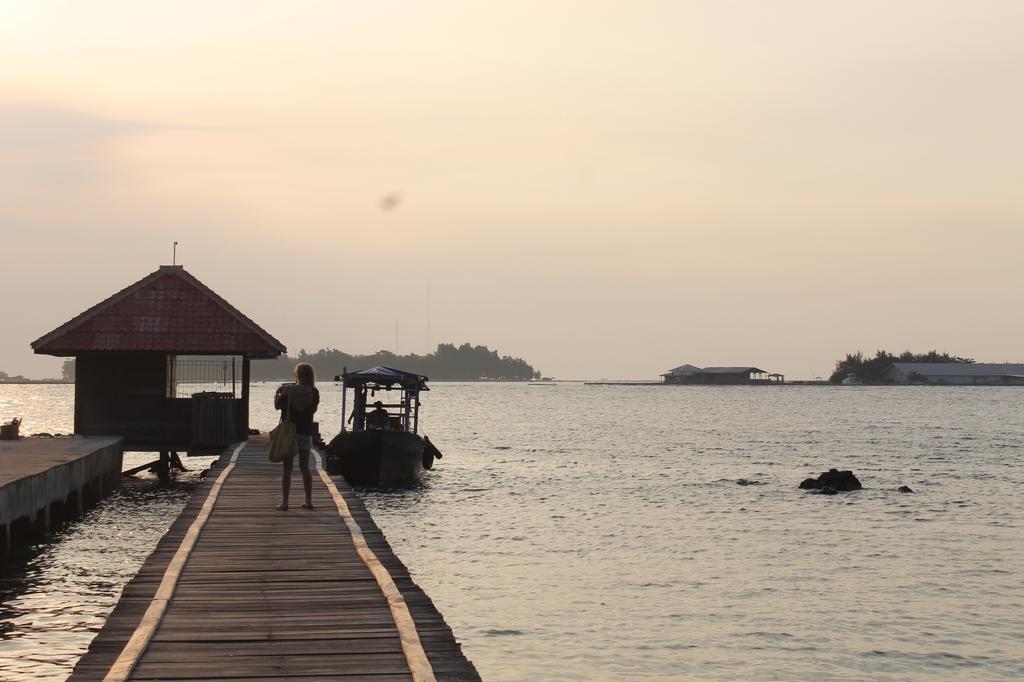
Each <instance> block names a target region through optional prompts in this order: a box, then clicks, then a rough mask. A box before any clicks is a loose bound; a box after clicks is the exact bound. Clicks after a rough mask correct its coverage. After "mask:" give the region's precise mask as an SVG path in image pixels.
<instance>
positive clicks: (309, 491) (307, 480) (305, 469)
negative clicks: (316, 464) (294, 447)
mask: <svg viewBox="0 0 1024 682" xmlns="http://www.w3.org/2000/svg"><path fill="white" fill-rule="evenodd" d="M310 457H311V455H310V451H309V450H299V471H300V472H301V473H302V489H303V490H304V491H305V493H306V503H305V504H304V505H302V506H303V507H305V508H306V509H312V508H313V474H312V472H311V471H310V469H309V460H310Z"/></svg>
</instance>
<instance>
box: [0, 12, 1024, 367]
mask: <svg viewBox="0 0 1024 682" xmlns="http://www.w3.org/2000/svg"><path fill="white" fill-rule="evenodd" d="M1022 31H1024V3H1022V2H1019V1H1018V0H1013V1H1007V2H995V1H984V0H973V1H971V2H959V1H948V0H943V1H942V2H936V1H935V0H927V1H925V0H922V1H910V0H906V1H901V0H886V1H884V2H872V1H862V2H838V1H836V2H830V1H827V0H813V1H812V0H806V1H800V0H789V1H786V0H780V1H776V2H764V1H763V0H751V1H749V2H737V1H733V2H730V1H728V0H714V1H711V0H708V1H706V2H686V1H684V0H674V1H664V2H657V1H653V0H633V1H631V2H603V1H601V0H547V1H545V2H538V1H534V0H517V1H516V2H505V1H504V0H500V1H499V0H488V1H487V2H480V1H479V0H458V1H456V0H452V1H449V2H427V1H423V2H411V1H405V2H397V1H391V0H383V1H382V0H375V1H374V2H296V1H290V2H253V1H251V0H250V1H245V2H243V1H239V2H223V1H222V2H218V1H213V0H203V1H202V2H175V3H166V2H142V1H139V0H135V1H132V2H104V1H101V0H92V1H90V2H70V1H69V2H44V1H42V0H24V1H22V2H17V1H15V0H0V290H2V292H3V294H4V296H3V298H4V304H3V314H2V315H0V320H2V321H0V325H2V327H0V328H2V330H3V331H2V335H0V369H2V370H4V371H6V372H8V373H10V374H18V373H24V374H28V375H32V376H45V375H51V376H52V375H57V374H58V373H59V365H60V361H59V360H57V359H54V358H49V357H46V356H42V357H37V356H33V355H32V354H31V351H30V349H29V346H28V344H29V342H31V341H32V340H34V339H35V338H37V337H38V336H40V335H42V334H44V333H46V332H48V331H50V330H51V329H53V328H54V327H56V326H57V325H59V324H61V323H63V322H65V321H66V320H68V319H69V318H71V317H72V316H74V315H76V314H77V313H79V312H81V311H82V310H84V309H85V308H87V307H89V306H91V305H92V304H94V303H96V302H98V301H99V300H101V299H103V298H105V297H106V296H108V295H110V294H112V293H114V292H115V291H117V290H119V289H121V288H122V287H124V286H126V285H128V284H130V283H131V282H134V281H135V280H137V279H139V278H141V277H142V276H144V275H146V274H148V273H149V272H151V271H153V270H155V269H156V268H157V266H159V265H161V264H165V263H169V261H170V259H171V243H172V241H174V240H178V241H179V242H180V246H179V262H180V263H183V264H184V265H185V267H186V268H187V269H188V270H189V271H190V272H192V273H193V274H194V275H196V276H197V277H198V278H199V279H201V280H203V281H204V282H205V283H206V284H208V285H209V286H211V287H212V288H213V289H214V290H216V291H217V292H219V293H220V294H222V295H223V296H224V297H225V298H227V299H228V300H229V301H231V302H232V303H234V304H235V305H236V306H237V307H238V308H240V309H241V310H242V311H243V312H245V313H246V314H248V315H249V316H250V317H252V318H253V319H255V320H256V321H257V322H259V323H260V324H261V325H263V326H264V327H265V328H266V329H267V330H268V331H270V332H271V333H272V334H274V335H275V336H277V337H278V338H280V339H281V340H282V341H283V342H284V343H285V344H286V345H287V346H288V347H289V350H290V351H293V352H294V351H298V349H299V348H306V349H309V350H313V349H316V348H320V347H337V348H341V349H343V350H346V351H349V352H372V351H375V350H378V349H382V348H386V349H390V350H394V349H395V324H396V322H397V323H398V330H399V333H398V350H399V352H402V353H407V352H419V353H422V352H424V351H425V350H426V348H427V329H426V317H427V314H426V307H427V305H426V304H427V286H428V282H429V286H430V290H431V332H430V341H431V345H434V344H436V343H437V342H439V341H451V342H456V343H460V342H462V341H467V340H468V341H471V342H473V343H478V344H486V345H489V346H490V347H491V348H496V349H498V351H499V352H501V353H502V354H510V355H515V356H520V357H523V358H525V359H526V360H527V361H529V362H531V363H532V364H533V365H534V366H535V367H537V368H539V369H540V370H541V371H543V372H544V373H545V374H548V375H554V376H556V377H561V378H600V377H608V378H656V377H657V375H658V374H659V373H661V372H663V371H665V370H667V369H669V368H671V367H674V366H676V365H680V364H683V363H691V364H695V365H701V366H706V365H746V364H750V365H757V366H759V367H761V368H764V369H767V370H770V371H779V372H783V373H785V374H786V375H787V376H788V377H790V378H809V377H812V376H814V375H821V376H827V374H828V372H829V371H830V369H831V366H832V364H833V362H834V361H835V360H836V359H838V358H840V357H842V356H843V354H845V353H846V352H848V351H856V350H858V349H859V350H864V351H866V352H869V353H873V352H874V351H875V350H876V349H879V348H885V349H888V350H890V351H902V350H906V349H913V350H918V351H924V350H928V349H932V348H935V349H938V350H943V351H949V352H953V353H957V354H962V355H968V356H971V357H975V358H977V359H979V360H987V361H1024V343H1022V339H1024V316H1022V315H1021V314H1020V312H1019V310H1020V301H1021V296H1022V287H1021V282H1022V275H1021V269H1022V265H1021V261H1020V257H1021V254H1022V253H1024V248H1022V247H1024V123H1022V122H1024V87H1022V84H1024V40H1022V39H1021V36H1022ZM395 193H397V195H398V196H399V197H400V200H399V202H398V205H397V207H396V208H394V209H393V210H389V211H385V210H382V209H381V199H382V198H383V197H385V196H388V195H391V194H395Z"/></svg>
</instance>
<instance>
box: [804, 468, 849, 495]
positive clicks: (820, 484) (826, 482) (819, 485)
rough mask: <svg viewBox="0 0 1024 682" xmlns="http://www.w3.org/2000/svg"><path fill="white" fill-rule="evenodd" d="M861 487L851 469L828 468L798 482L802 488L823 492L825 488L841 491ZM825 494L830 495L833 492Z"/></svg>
mask: <svg viewBox="0 0 1024 682" xmlns="http://www.w3.org/2000/svg"><path fill="white" fill-rule="evenodd" d="M863 487H864V486H862V485H861V484H860V481H858V480H857V477H856V476H854V475H853V472H852V471H839V470H838V469H829V470H828V471H826V472H824V473H822V474H821V475H820V476H818V477H817V478H807V479H804V481H803V482H802V483H801V484H800V488H801V489H803V490H821V491H822V492H823V493H825V491H824V489H825V488H831V489H832V490H833V491H834V492H841V491H848V490H860V489H861V488H863ZM825 494H826V495H831V494H833V493H825Z"/></svg>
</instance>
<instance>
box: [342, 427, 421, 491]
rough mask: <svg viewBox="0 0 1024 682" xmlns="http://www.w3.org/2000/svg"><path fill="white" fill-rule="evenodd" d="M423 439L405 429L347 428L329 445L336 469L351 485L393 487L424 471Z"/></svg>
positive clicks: (413, 480) (410, 479) (417, 476)
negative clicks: (359, 429) (357, 429)
mask: <svg viewBox="0 0 1024 682" xmlns="http://www.w3.org/2000/svg"><path fill="white" fill-rule="evenodd" d="M424 448H425V443H424V441H423V438H421V437H420V436H418V435H416V434H414V433H407V432H405V431H383V430H375V429H371V430H367V431H357V432H352V431H346V432H342V433H341V434H339V435H338V436H337V437H336V438H335V439H334V440H332V441H331V444H330V446H328V449H327V452H328V455H329V456H330V458H331V459H334V460H335V461H336V462H337V467H338V472H339V473H341V475H342V476H344V477H345V480H346V481H348V482H349V484H351V485H362V486H384V487H386V486H395V485H406V484H409V483H413V482H415V481H416V480H417V479H419V477H420V474H422V473H423V459H424V457H423V452H424Z"/></svg>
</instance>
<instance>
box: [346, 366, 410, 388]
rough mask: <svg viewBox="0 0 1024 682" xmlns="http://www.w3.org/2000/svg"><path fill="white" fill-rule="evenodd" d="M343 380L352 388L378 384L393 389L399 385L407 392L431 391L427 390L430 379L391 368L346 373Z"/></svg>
mask: <svg viewBox="0 0 1024 682" xmlns="http://www.w3.org/2000/svg"><path fill="white" fill-rule="evenodd" d="M341 380H342V381H344V382H345V385H346V386H348V387H350V388H354V387H357V386H365V385H367V384H376V385H377V386H378V387H380V388H384V389H391V388H392V387H393V386H395V385H396V384H397V385H399V386H401V387H402V388H403V389H405V390H411V391H429V390H430V389H429V388H427V381H428V378H427V377H425V376H423V375H422V374H415V373H413V372H403V371H402V370H400V369H392V368H391V367H371V368H370V369H364V370H360V371H358V372H345V373H344V374H342V375H341Z"/></svg>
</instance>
